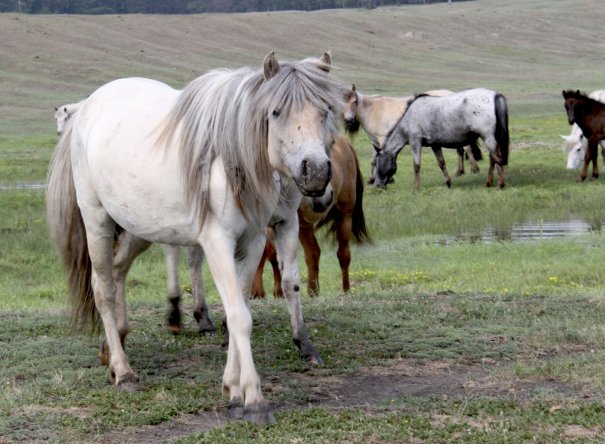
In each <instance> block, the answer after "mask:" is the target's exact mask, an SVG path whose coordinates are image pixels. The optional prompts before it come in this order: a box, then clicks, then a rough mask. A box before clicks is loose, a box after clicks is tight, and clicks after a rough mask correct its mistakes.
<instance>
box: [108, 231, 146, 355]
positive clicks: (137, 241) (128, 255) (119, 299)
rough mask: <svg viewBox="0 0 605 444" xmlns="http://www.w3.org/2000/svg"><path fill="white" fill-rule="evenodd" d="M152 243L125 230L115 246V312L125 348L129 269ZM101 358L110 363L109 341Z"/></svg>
mask: <svg viewBox="0 0 605 444" xmlns="http://www.w3.org/2000/svg"><path fill="white" fill-rule="evenodd" d="M150 245H151V243H150V242H147V241H146V240H143V239H141V238H139V237H136V236H133V235H132V234H130V233H129V232H127V231H124V232H122V233H121V234H120V236H119V237H118V242H117V244H116V245H115V246H114V254H113V273H112V275H113V280H114V282H115V285H116V303H115V304H116V305H115V307H116V308H115V312H116V319H117V325H118V333H119V334H120V341H121V342H122V347H123V348H125V341H126V335H127V334H128V330H129V328H128V317H127V313H126V307H127V305H126V276H127V275H128V270H129V269H130V266H131V265H132V262H133V261H134V260H135V258H136V257H137V256H138V255H140V254H141V253H142V252H143V251H145V250H147V248H149V246H150ZM99 358H100V359H101V362H102V363H103V365H109V350H108V347H107V341H105V342H103V346H102V347H101V352H99Z"/></svg>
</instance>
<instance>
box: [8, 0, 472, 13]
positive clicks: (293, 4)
mask: <svg viewBox="0 0 605 444" xmlns="http://www.w3.org/2000/svg"><path fill="white" fill-rule="evenodd" d="M451 1H452V0H0V12H23V13H30V14H195V13H204V12H263V11H284V10H301V11H312V10H317V9H332V8H376V7H378V6H384V5H403V4H422V3H439V2H451ZM455 1H461V0H455Z"/></svg>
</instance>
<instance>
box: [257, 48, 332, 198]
mask: <svg viewBox="0 0 605 444" xmlns="http://www.w3.org/2000/svg"><path fill="white" fill-rule="evenodd" d="M330 62H331V61H330V56H329V55H328V54H327V53H326V54H324V55H323V56H322V58H321V59H306V60H303V61H301V62H298V63H283V64H280V63H279V62H278V61H277V60H276V59H275V56H274V54H273V52H271V53H270V54H269V55H267V57H266V58H265V62H264V78H265V82H264V84H263V85H262V87H261V88H262V89H263V90H261V91H259V95H260V96H261V97H262V96H265V97H266V99H264V100H266V102H265V103H264V109H266V112H267V116H266V118H267V122H268V128H267V139H268V153H269V162H270V163H271V166H272V167H273V168H275V169H276V170H278V171H279V172H280V173H282V174H284V175H286V176H288V177H292V178H293V179H294V182H295V183H296V185H297V187H298V189H299V190H300V191H301V193H302V194H303V195H305V196H322V195H323V194H324V191H325V190H326V187H327V185H328V183H329V181H330V178H331V177H332V166H331V163H330V156H329V148H330V147H331V145H332V143H333V141H334V137H335V136H336V134H337V116H338V113H339V112H340V109H341V107H342V97H343V94H342V90H343V88H342V87H341V86H340V85H339V84H338V83H337V82H336V81H335V80H334V79H332V78H331V77H330V76H329V75H328V73H329V71H330Z"/></svg>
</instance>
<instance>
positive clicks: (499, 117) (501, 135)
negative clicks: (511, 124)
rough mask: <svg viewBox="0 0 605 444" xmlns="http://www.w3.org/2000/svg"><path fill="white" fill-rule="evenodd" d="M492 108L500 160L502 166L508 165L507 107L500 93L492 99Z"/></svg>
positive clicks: (504, 98)
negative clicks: (494, 113) (494, 115)
mask: <svg viewBox="0 0 605 444" xmlns="http://www.w3.org/2000/svg"><path fill="white" fill-rule="evenodd" d="M494 107H495V112H496V134H495V135H496V142H497V143H498V148H499V149H500V159H501V160H502V165H508V151H509V145H510V137H509V134H508V105H507V104H506V97H504V96H503V95H502V94H500V93H496V96H495V98H494Z"/></svg>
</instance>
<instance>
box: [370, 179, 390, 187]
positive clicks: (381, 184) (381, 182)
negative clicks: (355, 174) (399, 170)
mask: <svg viewBox="0 0 605 444" xmlns="http://www.w3.org/2000/svg"><path fill="white" fill-rule="evenodd" d="M390 182H391V181H390V180H389V179H387V178H378V177H376V178H374V186H375V187H376V188H380V189H381V190H386V189H387V184H388V183H390Z"/></svg>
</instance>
